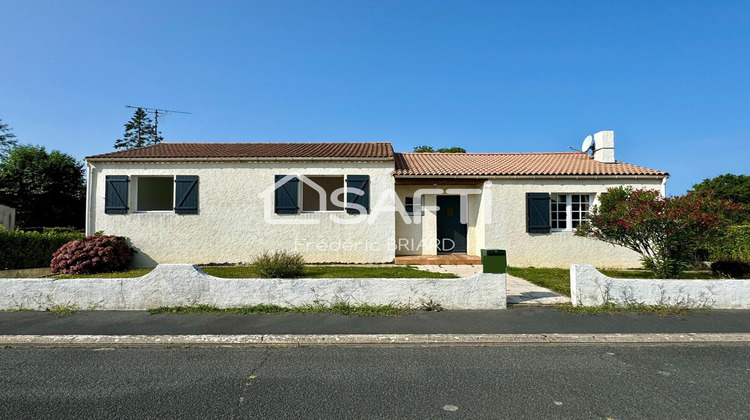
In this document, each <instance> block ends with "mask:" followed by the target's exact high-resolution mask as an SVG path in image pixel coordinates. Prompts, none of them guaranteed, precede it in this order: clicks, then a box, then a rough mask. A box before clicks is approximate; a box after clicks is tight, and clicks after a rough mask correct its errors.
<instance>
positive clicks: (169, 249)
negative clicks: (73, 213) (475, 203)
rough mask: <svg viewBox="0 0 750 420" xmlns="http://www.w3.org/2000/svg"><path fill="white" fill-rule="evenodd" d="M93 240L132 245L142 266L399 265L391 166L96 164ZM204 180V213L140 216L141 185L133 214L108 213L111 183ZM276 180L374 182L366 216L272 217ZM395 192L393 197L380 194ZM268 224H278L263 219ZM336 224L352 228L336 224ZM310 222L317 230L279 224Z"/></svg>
mask: <svg viewBox="0 0 750 420" xmlns="http://www.w3.org/2000/svg"><path fill="white" fill-rule="evenodd" d="M89 164H90V165H91V166H92V168H91V170H92V175H91V178H90V179H91V185H90V191H92V194H91V196H90V199H89V200H88V201H89V203H88V205H89V209H88V218H89V220H88V221H87V222H88V223H87V233H89V234H91V233H94V232H97V231H104V233H105V234H108V235H122V236H126V237H128V238H129V239H130V241H131V242H132V244H133V246H134V247H135V248H136V249H137V251H138V253H137V254H136V256H135V262H134V263H135V265H136V266H154V265H156V264H157V263H191V264H193V263H194V264H203V263H212V262H215V263H222V262H248V261H251V260H252V258H253V256H255V255H257V254H258V253H260V252H262V251H272V250H276V249H289V250H296V251H298V252H301V253H302V254H303V255H304V256H305V258H306V260H307V261H308V262H383V263H384V262H391V261H393V258H394V249H393V238H394V237H395V221H394V213H393V211H392V206H393V203H392V202H393V194H392V191H393V182H394V181H393V177H392V176H391V175H390V172H391V171H392V170H393V162H388V161H359V162H353V161H350V162H340V161H337V162H332V161H305V162H301V161H283V162H169V163H158V162H153V163H151V162H139V163H133V162H127V163H125V162H123V163H113V162H108V163H105V162H90V163H89ZM106 175H129V176H131V177H133V176H146V175H148V176H155V175H170V176H172V175H198V176H199V177H200V180H199V191H200V194H199V208H200V211H199V214H197V215H179V214H175V213H174V212H171V211H170V212H146V213H138V212H135V211H134V209H135V208H136V206H135V185H133V184H134V182H131V185H130V194H129V200H130V211H129V213H128V214H126V215H111V214H105V213H104V196H105V176H106ZM274 175H308V176H310V175H369V176H370V202H371V204H370V206H371V210H374V209H375V207H376V205H381V206H386V207H387V206H390V209H391V211H382V212H375V211H371V214H370V215H368V216H364V215H350V214H346V213H344V212H337V213H303V214H296V215H276V214H275V213H273V195H272V194H273V192H272V191H270V194H271V195H269V196H268V197H269V200H268V201H267V202H264V200H263V198H261V197H259V194H261V193H262V192H263V191H264V190H267V189H269V188H271V187H272V186H273V183H274ZM386 191H389V192H390V193H389V194H385V195H382V194H381V193H383V192H386ZM264 217H268V218H270V220H271V221H272V222H274V223H269V222H267V221H265V220H264ZM331 217H336V218H340V219H343V220H345V221H349V222H355V221H359V220H363V219H364V220H366V222H364V223H355V224H337V223H335V222H334V221H333V220H331ZM299 221H307V222H310V223H311V224H304V225H301V224H275V223H279V222H299Z"/></svg>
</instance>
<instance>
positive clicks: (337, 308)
mask: <svg viewBox="0 0 750 420" xmlns="http://www.w3.org/2000/svg"><path fill="white" fill-rule="evenodd" d="M438 306H439V305H438ZM413 311H414V310H413V309H412V308H408V307H405V306H399V305H352V304H349V303H346V302H337V303H333V304H332V305H322V304H310V305H303V306H294V307H290V308H287V307H283V306H277V305H255V306H245V307H238V308H217V307H216V306H211V305H197V306H173V307H167V306H162V307H159V308H153V309H149V310H148V312H149V313H150V314H152V315H154V314H203V315H264V314H281V313H298V314H300V313H329V314H340V315H349V316H385V317H394V316H401V315H407V314H410V313H412V312H413Z"/></svg>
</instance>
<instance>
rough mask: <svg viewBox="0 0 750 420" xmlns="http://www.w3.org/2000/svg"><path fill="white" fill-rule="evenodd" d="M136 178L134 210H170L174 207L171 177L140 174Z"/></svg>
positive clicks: (172, 180)
mask: <svg viewBox="0 0 750 420" xmlns="http://www.w3.org/2000/svg"><path fill="white" fill-rule="evenodd" d="M137 179H138V182H137V190H138V193H137V195H136V211H172V210H173V209H174V178H173V177H171V176H140V177H138V178H137Z"/></svg>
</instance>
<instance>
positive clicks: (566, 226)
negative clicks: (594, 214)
mask: <svg viewBox="0 0 750 420" xmlns="http://www.w3.org/2000/svg"><path fill="white" fill-rule="evenodd" d="M593 197H594V194H552V195H551V196H550V228H552V230H556V231H563V230H573V229H575V228H577V227H578V226H579V225H580V224H581V223H584V222H587V221H588V220H589V210H590V208H591V202H592V200H593Z"/></svg>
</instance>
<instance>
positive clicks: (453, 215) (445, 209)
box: [437, 195, 466, 254]
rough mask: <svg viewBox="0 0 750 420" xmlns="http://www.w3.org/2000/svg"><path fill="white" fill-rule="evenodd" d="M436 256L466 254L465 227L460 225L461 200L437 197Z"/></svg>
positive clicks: (454, 196)
mask: <svg viewBox="0 0 750 420" xmlns="http://www.w3.org/2000/svg"><path fill="white" fill-rule="evenodd" d="M437 206H438V207H439V208H440V209H439V210H438V212H437V239H438V254H465V253H466V225H465V224H463V223H461V198H460V197H459V196H457V195H439V196H437Z"/></svg>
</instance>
